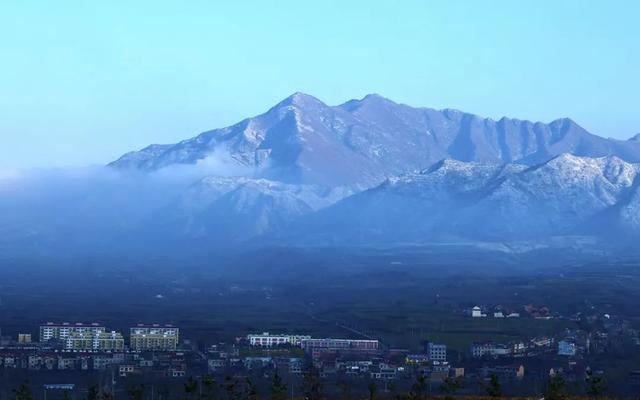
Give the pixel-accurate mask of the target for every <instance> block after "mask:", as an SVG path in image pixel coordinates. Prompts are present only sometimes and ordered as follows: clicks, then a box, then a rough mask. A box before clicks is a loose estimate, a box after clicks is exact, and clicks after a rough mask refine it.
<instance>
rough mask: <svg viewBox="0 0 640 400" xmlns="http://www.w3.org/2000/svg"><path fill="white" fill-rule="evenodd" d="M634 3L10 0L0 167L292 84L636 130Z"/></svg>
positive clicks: (152, 138) (212, 119)
mask: <svg viewBox="0 0 640 400" xmlns="http://www.w3.org/2000/svg"><path fill="white" fill-rule="evenodd" d="M638 15H640V2H637V1H631V0H629V1H599V2H596V1H551V0H549V1H526V0H521V1H497V0H496V1H482V2H481V1H473V0H469V1H455V0H453V1H451V0H449V1H444V0H443V1H426V0H422V1H409V0H407V1H379V2H374V1H371V0H369V1H316V2H311V1H299V0H298V1H233V2H232V1H224V2H222V1H221V2H214V1H198V0H192V1H159V0H153V1H135V2H130V1H116V0H113V1H103V2H99V1H64V0H61V1H55V2H54V1H29V0H25V1H18V0H5V1H2V3H0V52H1V53H0V54H1V55H2V56H1V58H0V60H1V62H0V168H25V167H26V168H30V167H50V166H70V165H85V164H99V163H105V162H108V161H110V160H112V159H114V158H117V157H118V156H119V155H120V154H121V153H124V152H126V151H129V150H133V149H138V148H140V147H143V146H145V145H147V144H149V143H170V142H175V141H178V140H181V139H184V138H187V137H191V136H194V135H195V134H197V133H199V132H201V131H204V130H207V129H212V128H216V127H221V126H225V125H228V124H231V123H234V122H236V121H238V120H240V119H242V118H244V117H247V116H251V115H255V114H258V113H261V112H263V111H265V110H266V109H267V108H269V107H270V106H272V105H273V104H275V103H276V102H277V101H279V100H280V99H282V98H284V97H286V96H288V95H289V94H291V93H293V92H295V91H303V92H306V93H310V94H313V95H315V96H316V97H318V98H320V99H321V100H323V101H325V102H327V103H329V104H337V103H341V102H343V101H346V100H348V99H350V98H359V97H362V96H363V95H365V94H367V93H371V92H376V93H380V94H382V95H384V96H386V97H389V98H391V99H393V100H396V101H399V102H404V103H407V104H411V105H415V106H428V107H434V108H447V107H450V108H457V109H461V110H464V111H469V112H473V113H477V114H480V115H483V116H489V117H494V118H499V117H501V116H503V115H506V116H510V117H517V118H523V119H533V120H542V121H550V120H552V119H554V118H558V117H563V116H569V117H571V118H573V119H574V120H576V121H577V122H578V123H580V124H581V125H583V126H584V127H585V128H587V129H588V130H590V131H591V132H594V133H597V134H600V135H603V136H612V137H618V138H627V137H629V136H631V135H633V134H635V133H638V132H640V112H639V109H638V104H640V100H639V98H638V97H639V95H638V94H639V93H640V77H639V76H638V73H639V72H640V24H638V20H637V16H638Z"/></svg>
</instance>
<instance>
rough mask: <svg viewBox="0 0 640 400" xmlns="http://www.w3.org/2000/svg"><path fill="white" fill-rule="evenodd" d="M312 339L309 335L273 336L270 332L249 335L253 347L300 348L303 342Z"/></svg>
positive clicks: (248, 338) (248, 339)
mask: <svg viewBox="0 0 640 400" xmlns="http://www.w3.org/2000/svg"><path fill="white" fill-rule="evenodd" d="M304 339H311V336H309V335H271V334H270V333H269V332H263V333H261V334H257V333H251V334H249V335H247V341H249V344H250V345H251V346H260V347H273V346H282V345H290V346H300V344H301V343H302V340H304Z"/></svg>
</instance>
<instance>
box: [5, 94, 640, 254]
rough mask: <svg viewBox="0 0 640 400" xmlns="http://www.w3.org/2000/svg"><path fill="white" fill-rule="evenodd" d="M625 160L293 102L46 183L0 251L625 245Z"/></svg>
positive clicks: (606, 148)
mask: <svg viewBox="0 0 640 400" xmlns="http://www.w3.org/2000/svg"><path fill="white" fill-rule="evenodd" d="M639 163H640V140H639V139H638V136H636V137H634V138H631V139H629V140H626V141H623V140H616V139H607V138H602V137H600V136H597V135H594V134H592V133H589V132H587V131H586V130H585V129H583V128H582V127H580V126H579V125H577V124H576V123H575V122H573V121H572V120H570V119H567V118H563V119H558V120H555V121H552V122H550V123H542V122H530V121H524V120H518V119H508V118H502V119H500V120H498V121H495V120H492V119H489V118H482V117H478V116H476V115H473V114H468V113H463V112H460V111H456V110H450V109H446V110H435V109H430V108H414V107H410V106H407V105H404V104H398V103H395V102H393V101H391V100H388V99H385V98H383V97H381V96H379V95H368V96H365V97H364V98H362V99H360V100H350V101H347V102H346V103H343V104H340V105H337V106H329V105H326V104H324V103H323V102H322V101H320V100H318V99H316V98H314V97H312V96H309V95H306V94H303V93H295V94H293V95H292V96H290V97H288V98H286V99H285V100H283V101H281V102H279V103H278V104H276V105H275V106H274V107H272V108H271V109H269V110H268V111H267V112H265V113H264V114H261V115H258V116H256V117H253V118H248V119H245V120H243V121H241V122H239V123H237V124H235V125H232V126H229V127H226V128H221V129H214V130H211V131H207V132H204V133H201V134H199V135H197V136H195V137H193V138H190V139H186V140H183V141H181V142H179V143H176V144H162V145H158V144H154V145H150V146H148V147H146V148H144V149H142V150H140V151H134V152H130V153H127V154H125V155H123V156H122V157H120V158H119V159H117V160H115V161H114V162H112V163H110V164H109V165H108V166H107V167H106V169H105V170H106V171H107V173H101V175H99V176H98V177H97V179H96V178H95V177H94V178H88V179H86V181H92V182H91V183H83V185H80V186H79V185H78V184H77V183H74V185H72V186H71V187H72V189H64V188H65V187H66V186H69V185H66V184H56V183H52V182H51V179H49V178H47V179H45V181H46V187H47V188H54V189H55V190H50V189H47V190H48V191H45V192H43V193H41V192H37V195H34V194H33V191H28V190H26V191H25V192H24V193H23V194H22V198H17V197H16V198H15V199H13V200H11V199H10V200H7V198H4V199H3V198H1V197H0V227H1V228H0V249H8V248H11V247H12V246H13V247H16V246H27V244H28V246H30V247H29V248H34V246H35V247H36V248H38V246H40V247H42V246H44V247H47V246H48V247H50V248H55V249H59V248H61V246H62V244H64V245H65V246H68V245H69V243H73V244H75V245H77V246H80V245H81V246H82V247H83V248H86V249H94V248H98V247H99V248H100V249H102V250H105V251H112V250H113V249H122V248H128V249H132V250H134V251H135V249H137V248H143V247H144V248H160V247H161V248H164V249H172V248H182V249H184V248H187V249H188V248H195V247H198V248H206V249H216V248H221V247H227V246H244V245H246V244H252V245H253V244H259V245H279V246H282V245H284V246H286V245H340V246H342V245H385V246H392V245H397V244H412V245H414V244H433V243H462V242H464V243H469V242H471V243H474V242H477V243H516V242H517V243H530V244H532V245H534V246H535V245H539V244H541V243H548V242H549V241H556V242H557V241H558V238H560V239H561V240H560V242H561V243H563V245H568V246H576V245H578V246H580V245H582V243H585V238H588V239H589V240H588V241H587V242H588V243H590V244H589V246H591V243H593V240H596V241H598V242H606V243H616V244H619V243H623V242H624V243H632V242H633V241H634V240H635V239H636V238H637V237H638V235H639V234H640V188H639V186H640V178H638V176H639V172H640V164H639ZM211 165H213V166H215V167H216V168H207V166H211ZM220 165H222V166H223V168H222V169H220V168H217V167H219V166H220ZM202 166H204V167H203V168H200V167H202ZM183 168H186V170H187V171H191V172H190V173H182V172H176V171H183ZM167 177H170V179H168V178H167ZM167 179H168V181H169V182H170V184H167V183H166V182H165V180H167ZM158 182H161V183H158ZM65 185H66V186H65ZM31 186H33V185H31ZM1 190H2V185H0V191H1ZM49 199H52V200H49ZM25 200H26V201H25ZM52 210H53V212H52ZM109 249H112V250H109Z"/></svg>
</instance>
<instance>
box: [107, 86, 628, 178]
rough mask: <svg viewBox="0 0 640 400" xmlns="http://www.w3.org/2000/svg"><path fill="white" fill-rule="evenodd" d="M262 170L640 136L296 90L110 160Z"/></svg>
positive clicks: (388, 162) (396, 163)
mask: <svg viewBox="0 0 640 400" xmlns="http://www.w3.org/2000/svg"><path fill="white" fill-rule="evenodd" d="M214 151H217V152H223V153H225V154H228V155H229V157H230V159H231V160H232V162H233V163H236V164H237V165H238V166H242V167H248V168H250V169H252V170H254V171H255V173H256V174H257V176H259V177H263V178H268V179H274V180H279V181H283V182H287V183H295V184H320V185H328V186H341V185H367V186H371V185H375V184H378V183H380V182H381V181H383V180H384V179H385V178H387V177H390V176H394V175H399V174H403V173H408V172H414V171H417V170H423V169H425V168H428V167H429V166H430V165H432V164H434V163H436V162H438V161H440V160H443V159H447V158H450V159H455V160H459V161H469V162H470V161H479V162H491V163H519V164H524V165H535V164H538V163H542V162H545V161H548V160H549V159H551V158H553V157H555V156H557V155H560V154H563V153H571V154H574V155H577V156H586V157H602V156H617V157H619V158H621V159H623V160H625V161H628V162H640V141H638V140H627V141H621V140H615V139H605V138H602V137H599V136H596V135H593V134H591V133H589V132H587V131H586V130H585V129H583V128H582V127H580V126H579V125H577V124H576V123H575V122H573V121H572V120H570V119H568V118H563V119H558V120H555V121H552V122H551V123H548V124H545V123H541V122H530V121H523V120H517V119H508V118H502V119H500V120H499V121H494V120H492V119H489V118H481V117H478V116H476V115H473V114H468V113H463V112H460V111H456V110H450V109H446V110H434V109H430V108H414V107H409V106H407V105H404V104H398V103H394V102H393V101H391V100H388V99H386V98H384V97H381V96H379V95H375V94H372V95H368V96H365V97H364V98H363V99H361V100H350V101H347V102H346V103H344V104H340V105H338V106H328V105H326V104H324V103H323V102H321V101H320V100H318V99H316V98H315V97H312V96H310V95H306V94H303V93H295V94H293V95H291V96H290V97H288V98H286V99H285V100H283V101H281V102H280V103H278V104H277V105H275V106H274V107H273V108H271V109H270V110H268V111H267V112H266V113H264V114H262V115H259V116H257V117H253V118H248V119H245V120H243V121H241V122H239V123H237V124H235V125H232V126H230V127H226V128H222V129H215V130H211V131H207V132H204V133H201V134H200V135H198V136H196V137H194V138H191V139H187V140H184V141H182V142H180V143H176V144H169V145H151V146H148V147H146V148H144V149H142V150H140V151H136V152H131V153H128V154H125V155H124V156H122V157H121V158H120V159H118V160H116V161H114V162H113V163H111V164H110V165H111V166H113V167H116V168H120V169H138V170H145V171H149V170H157V169H161V168H163V167H167V166H170V165H174V164H195V163H197V162H199V161H202V160H204V159H206V157H207V156H209V155H210V154H211V153H212V152H214Z"/></svg>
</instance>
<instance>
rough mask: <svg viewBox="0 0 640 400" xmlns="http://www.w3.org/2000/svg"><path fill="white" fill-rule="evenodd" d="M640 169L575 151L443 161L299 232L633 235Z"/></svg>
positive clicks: (420, 239) (399, 238) (327, 237)
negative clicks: (509, 160)
mask: <svg viewBox="0 0 640 400" xmlns="http://www.w3.org/2000/svg"><path fill="white" fill-rule="evenodd" d="M639 171H640V165H638V164H630V163H627V162H624V161H622V160H621V159H619V158H617V157H601V158H588V157H577V156H573V155H569V154H563V155H560V156H558V157H555V158H553V159H551V160H549V161H547V162H546V163H542V164H540V165H536V166H532V167H527V166H524V165H519V164H494V163H467V162H461V161H456V160H444V161H442V162H439V163H437V164H435V165H434V166H432V167H431V168H429V169H427V170H424V171H422V172H420V173H415V174H408V175H404V176H400V177H395V178H390V179H388V180H387V181H386V182H385V183H383V184H381V185H380V186H378V187H376V188H373V189H370V190H367V191H364V192H362V193H359V194H356V195H354V196H351V197H349V198H346V199H345V200H343V201H341V202H338V203H337V204H335V205H333V206H331V207H328V208H326V209H324V210H322V211H320V212H318V213H316V214H312V215H309V216H308V217H307V218H306V219H304V222H301V223H300V225H301V226H304V230H303V231H304V232H303V231H300V230H298V231H297V232H295V233H294V234H293V236H296V237H303V236H306V238H307V239H308V241H309V242H313V241H324V242H332V243H335V242H341V243H388V242H405V243H426V242H429V241H434V240H435V241H443V240H448V239H452V238H464V239H466V240H489V241H510V240H532V239H541V238H545V237H551V236H562V235H596V236H598V235H604V236H610V235H613V234H614V233H615V234H622V233H631V232H632V231H636V230H637V228H638V226H640V225H638V224H637V220H638V217H637V215H638V214H637V211H638V210H639V209H640V203H639V200H640V193H639V189H638V187H639V186H640V180H639V179H638V172H639ZM634 216H635V217H634ZM634 218H635V219H634Z"/></svg>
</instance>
